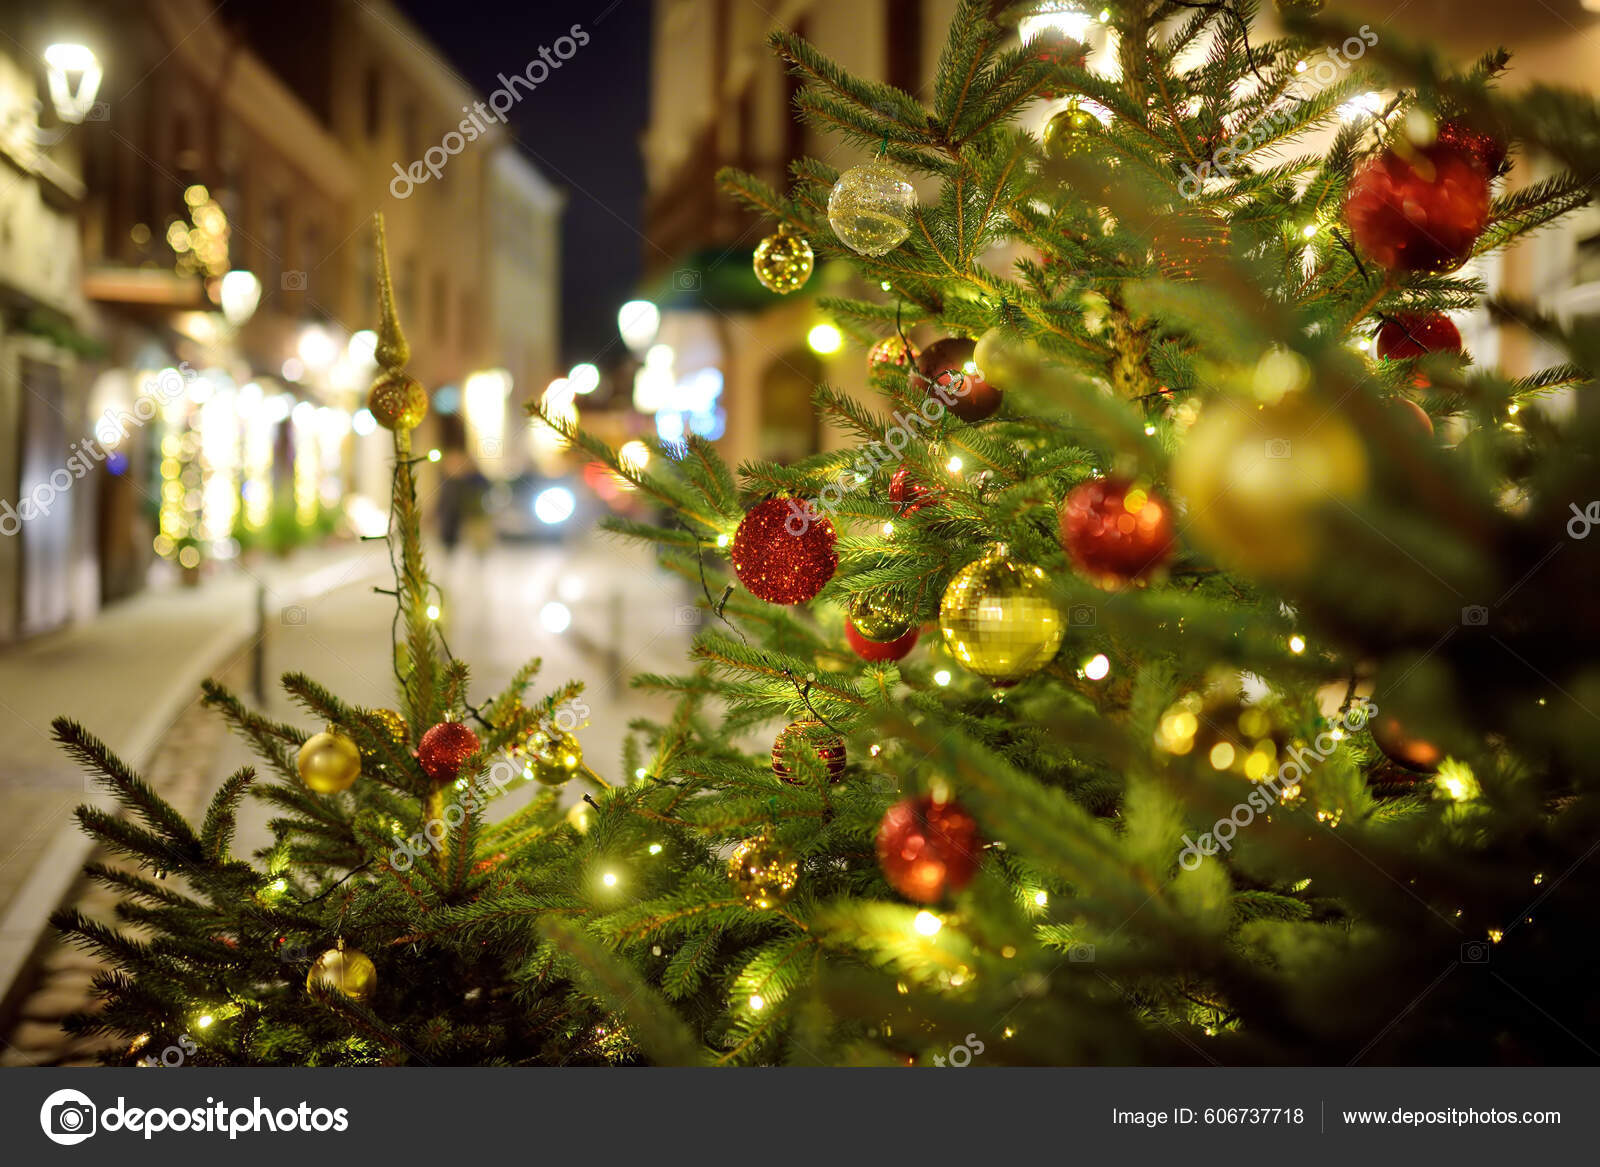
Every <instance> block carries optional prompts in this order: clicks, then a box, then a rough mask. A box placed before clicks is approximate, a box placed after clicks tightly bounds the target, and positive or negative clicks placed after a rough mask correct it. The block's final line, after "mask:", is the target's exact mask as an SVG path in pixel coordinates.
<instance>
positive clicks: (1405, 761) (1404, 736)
mask: <svg viewBox="0 0 1600 1167" xmlns="http://www.w3.org/2000/svg"><path fill="white" fill-rule="evenodd" d="M1367 728H1368V729H1369V730H1370V731H1371V732H1372V740H1373V742H1374V743H1376V745H1377V747H1378V748H1379V749H1380V750H1382V751H1383V756H1384V757H1386V758H1388V759H1389V760H1390V761H1391V762H1393V763H1394V764H1395V765H1397V766H1404V767H1405V768H1406V769H1407V770H1414V771H1416V772H1417V773H1419V774H1432V773H1433V772H1434V771H1436V770H1437V769H1438V768H1439V763H1440V762H1442V761H1444V751H1443V750H1441V749H1440V748H1439V747H1438V746H1436V745H1434V744H1433V743H1432V742H1429V741H1424V740H1422V739H1421V738H1419V737H1412V736H1411V735H1410V734H1409V733H1407V732H1406V727H1405V726H1404V725H1402V724H1401V723H1400V719H1399V718H1398V717H1395V716H1394V715H1393V714H1389V713H1380V714H1378V716H1377V717H1375V718H1373V719H1372V723H1371V724H1370V725H1369V726H1368V727H1367Z"/></svg>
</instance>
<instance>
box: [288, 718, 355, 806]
mask: <svg viewBox="0 0 1600 1167" xmlns="http://www.w3.org/2000/svg"><path fill="white" fill-rule="evenodd" d="M295 769H296V771H298V772H299V774H300V781H301V782H303V783H305V786H306V789H307V790H315V791H316V792H317V793H318V794H337V793H339V791H341V790H349V789H350V787H352V786H354V785H355V782H356V779H357V778H359V777H361V751H360V750H359V749H357V748H356V743H355V742H353V741H351V740H350V739H349V738H347V737H345V736H344V734H342V733H337V732H335V731H334V730H331V729H330V730H327V731H325V732H323V733H317V734H312V735H311V736H310V737H308V738H307V739H306V743H305V745H303V746H301V747H300V753H299V755H298V756H297V757H296V758H295Z"/></svg>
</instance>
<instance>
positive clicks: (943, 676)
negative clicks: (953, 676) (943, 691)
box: [933, 669, 950, 685]
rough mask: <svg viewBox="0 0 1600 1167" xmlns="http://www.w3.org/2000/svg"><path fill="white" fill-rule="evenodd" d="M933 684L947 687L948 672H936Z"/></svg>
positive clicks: (941, 670) (945, 670) (942, 670)
mask: <svg viewBox="0 0 1600 1167" xmlns="http://www.w3.org/2000/svg"><path fill="white" fill-rule="evenodd" d="M933 683H934V684H935V685H948V684H949V683H950V670H949V669H940V670H939V671H938V672H936V673H934V674H933Z"/></svg>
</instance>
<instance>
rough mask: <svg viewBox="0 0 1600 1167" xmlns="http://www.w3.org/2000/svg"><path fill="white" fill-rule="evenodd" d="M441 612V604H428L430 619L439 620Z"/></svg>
mask: <svg viewBox="0 0 1600 1167" xmlns="http://www.w3.org/2000/svg"><path fill="white" fill-rule="evenodd" d="M440 614H441V613H440V612H439V605H438V604H429V605H428V619H430V620H437V619H438V618H439V616H440Z"/></svg>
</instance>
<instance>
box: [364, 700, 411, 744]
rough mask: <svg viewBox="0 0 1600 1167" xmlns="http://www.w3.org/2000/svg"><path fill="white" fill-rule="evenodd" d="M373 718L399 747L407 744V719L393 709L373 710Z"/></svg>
mask: <svg viewBox="0 0 1600 1167" xmlns="http://www.w3.org/2000/svg"><path fill="white" fill-rule="evenodd" d="M369 712H370V713H371V714H372V717H373V719H374V720H375V721H377V722H378V723H379V724H380V725H382V726H383V728H384V729H385V730H386V731H387V732H388V734H389V737H390V739H391V740H392V741H393V742H394V744H395V745H397V746H403V745H405V744H406V736H407V733H408V729H407V726H406V719H405V718H404V717H403V716H401V715H400V714H399V713H398V712H396V711H395V710H393V709H373V710H370V711H369Z"/></svg>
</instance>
